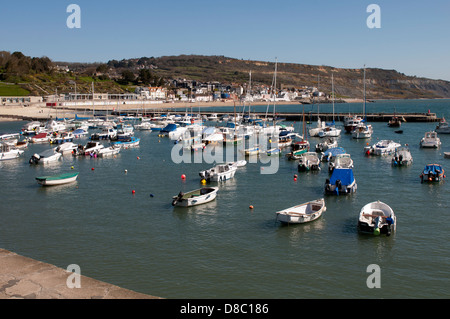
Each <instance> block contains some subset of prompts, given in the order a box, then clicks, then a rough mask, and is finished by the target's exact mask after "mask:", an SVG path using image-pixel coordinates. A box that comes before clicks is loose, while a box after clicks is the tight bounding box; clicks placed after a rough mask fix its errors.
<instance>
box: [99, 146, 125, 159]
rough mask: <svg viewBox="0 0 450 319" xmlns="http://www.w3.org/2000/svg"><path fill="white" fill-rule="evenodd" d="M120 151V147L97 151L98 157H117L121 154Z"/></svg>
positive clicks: (104, 148)
mask: <svg viewBox="0 0 450 319" xmlns="http://www.w3.org/2000/svg"><path fill="white" fill-rule="evenodd" d="M120 149H121V147H120V145H112V146H109V147H103V148H101V149H99V150H97V155H98V156H100V157H106V156H112V155H116V154H119V152H120Z"/></svg>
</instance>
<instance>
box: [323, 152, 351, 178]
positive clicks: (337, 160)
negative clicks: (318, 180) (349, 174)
mask: <svg viewBox="0 0 450 319" xmlns="http://www.w3.org/2000/svg"><path fill="white" fill-rule="evenodd" d="M335 168H353V160H352V158H351V156H350V154H346V153H344V154H337V155H336V156H333V157H332V158H331V160H330V161H329V162H328V171H329V172H330V173H333V170H334V169H335Z"/></svg>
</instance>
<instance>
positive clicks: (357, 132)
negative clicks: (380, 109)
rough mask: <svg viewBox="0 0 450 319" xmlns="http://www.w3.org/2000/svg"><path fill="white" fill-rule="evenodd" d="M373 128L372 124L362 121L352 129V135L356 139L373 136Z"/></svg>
mask: <svg viewBox="0 0 450 319" xmlns="http://www.w3.org/2000/svg"><path fill="white" fill-rule="evenodd" d="M372 133H373V128H372V125H370V124H365V123H364V122H361V123H360V124H358V125H357V126H356V127H355V128H354V129H353V131H352V137H353V138H354V139H364V138H370V137H372Z"/></svg>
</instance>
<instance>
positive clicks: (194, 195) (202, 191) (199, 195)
mask: <svg viewBox="0 0 450 319" xmlns="http://www.w3.org/2000/svg"><path fill="white" fill-rule="evenodd" d="M218 191H219V188H218V187H203V188H199V189H196V190H193V191H190V192H188V193H183V192H180V193H179V194H178V195H177V196H174V197H173V200H172V206H181V207H191V206H196V205H201V204H206V203H209V202H211V201H213V200H214V199H216V196H217V192H218Z"/></svg>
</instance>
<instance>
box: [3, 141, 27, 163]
mask: <svg viewBox="0 0 450 319" xmlns="http://www.w3.org/2000/svg"><path fill="white" fill-rule="evenodd" d="M23 153H24V151H23V150H20V149H17V148H15V147H13V146H11V145H9V144H7V143H1V144H0V161H6V160H10V159H14V158H18V157H19V156H21V155H22V154H23Z"/></svg>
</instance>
